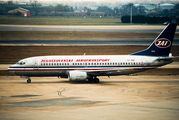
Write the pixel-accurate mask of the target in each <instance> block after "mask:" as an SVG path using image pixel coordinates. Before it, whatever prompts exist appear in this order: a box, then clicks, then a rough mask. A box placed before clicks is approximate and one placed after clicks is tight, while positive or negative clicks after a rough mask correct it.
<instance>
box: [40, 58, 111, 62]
mask: <svg viewBox="0 0 179 120" xmlns="http://www.w3.org/2000/svg"><path fill="white" fill-rule="evenodd" d="M73 61H75V60H74V59H47V60H45V59H42V60H41V62H73ZM109 61H110V59H76V61H75V62H109Z"/></svg>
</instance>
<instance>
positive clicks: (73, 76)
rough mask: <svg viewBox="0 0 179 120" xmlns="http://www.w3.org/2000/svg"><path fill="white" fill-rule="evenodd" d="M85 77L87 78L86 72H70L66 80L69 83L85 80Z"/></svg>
mask: <svg viewBox="0 0 179 120" xmlns="http://www.w3.org/2000/svg"><path fill="white" fill-rule="evenodd" d="M87 77H88V76H87V73H86V72H79V71H70V72H69V74H68V79H69V80H70V81H75V80H76V81H78V80H79V81H80V80H86V79H87Z"/></svg>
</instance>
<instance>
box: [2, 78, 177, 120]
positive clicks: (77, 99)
mask: <svg viewBox="0 0 179 120" xmlns="http://www.w3.org/2000/svg"><path fill="white" fill-rule="evenodd" d="M99 79H100V80H101V82H100V83H99V84H94V83H88V82H70V81H68V80H67V79H58V78H57V77H33V78H32V83H30V84H28V83H26V79H22V78H20V77H19V76H0V119H3V120H4V119H13V120H19V119H26V120H31V119H36V120H39V119H43V120H47V119H51V120H53V119H62V120H67V119H73V120H81V119H86V120H96V119H98V120H105V119H106V120H114V119H121V120H129V119H136V120H143V119H146V120H151V119H157V120H169V119H170V120H176V119H178V118H179V104H178V102H179V75H172V76H114V77H110V78H108V77H99Z"/></svg>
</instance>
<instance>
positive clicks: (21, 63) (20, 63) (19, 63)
mask: <svg viewBox="0 0 179 120" xmlns="http://www.w3.org/2000/svg"><path fill="white" fill-rule="evenodd" d="M16 64H18V65H24V64H25V62H23V61H19V62H17V63H16Z"/></svg>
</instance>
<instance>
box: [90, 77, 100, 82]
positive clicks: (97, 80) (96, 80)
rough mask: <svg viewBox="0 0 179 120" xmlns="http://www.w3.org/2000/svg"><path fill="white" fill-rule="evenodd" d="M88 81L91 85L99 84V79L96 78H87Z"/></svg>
mask: <svg viewBox="0 0 179 120" xmlns="http://www.w3.org/2000/svg"><path fill="white" fill-rule="evenodd" d="M88 81H89V82H91V83H99V79H98V78H96V77H92V78H89V79H88Z"/></svg>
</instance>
